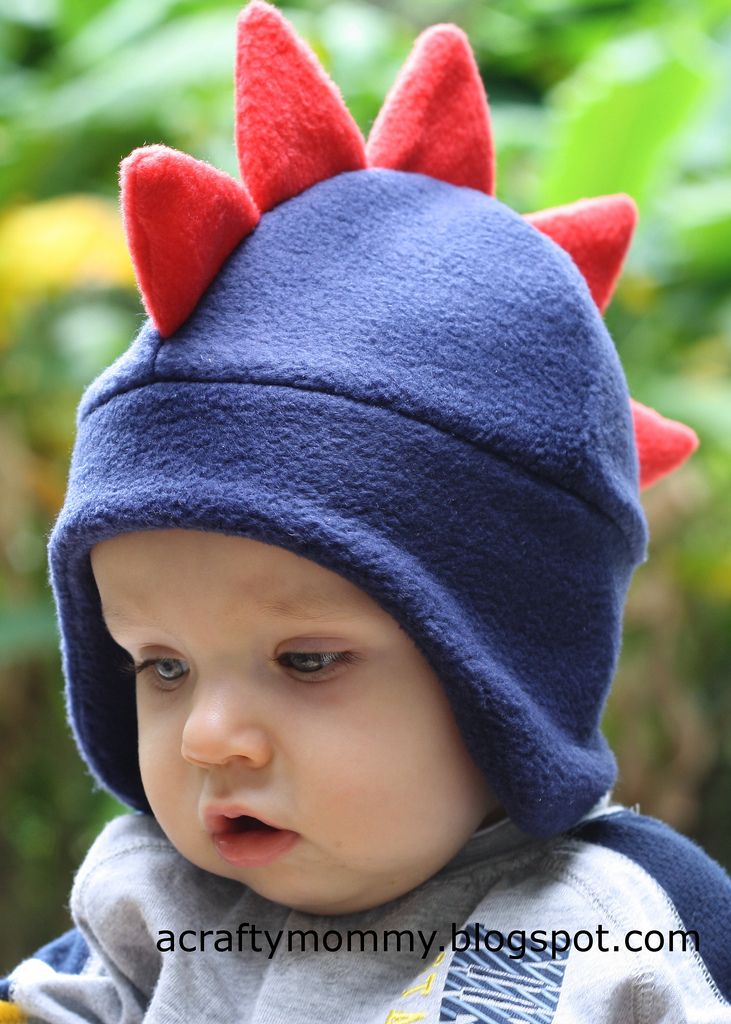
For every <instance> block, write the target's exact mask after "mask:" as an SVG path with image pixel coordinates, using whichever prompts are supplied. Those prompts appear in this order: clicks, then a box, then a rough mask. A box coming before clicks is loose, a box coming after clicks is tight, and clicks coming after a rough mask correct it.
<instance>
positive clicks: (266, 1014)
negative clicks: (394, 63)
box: [0, 0, 731, 1024]
mask: <svg viewBox="0 0 731 1024" xmlns="http://www.w3.org/2000/svg"><path fill="white" fill-rule="evenodd" d="M236 88H237V108H236V109H237V116H236V141H237V148H238V155H239V161H240V166H241V177H242V182H241V183H239V182H237V181H234V180H233V179H232V178H230V177H228V176H227V175H225V174H223V173H221V172H219V171H217V170H216V169H214V168H212V167H210V166H209V165H207V164H203V163H201V162H200V161H196V160H194V159H192V158H191V157H188V156H186V155H184V154H181V153H177V152H175V151H172V150H169V149H167V148H165V147H162V146H150V147H146V148H143V149H140V150H137V151H135V152H134V153H133V154H132V155H131V156H130V157H129V158H127V160H126V161H124V163H123V167H122V203H123V211H124V218H125V226H126V230H127V236H128V240H129V245H130V250H131V254H132V258H133V262H134V265H135V270H136V274H137V279H138V282H139V285H140V289H141V292H142V295H143V299H144V302H145V306H146V308H147V311H148V313H149V317H150V318H149V320H148V321H147V322H146V323H145V325H144V326H143V328H142V330H141V332H140V334H139V336H138V337H137V339H136V340H135V342H134V343H133V345H132V346H131V348H130V349H129V350H128V352H127V353H125V354H124V355H123V356H122V357H121V358H120V359H119V360H118V361H117V362H116V363H115V364H114V365H113V366H112V367H110V368H109V369H108V370H107V371H106V372H105V373H103V374H102V375H101V377H100V378H99V379H98V380H97V381H95V382H94V383H93V384H92V385H91V386H90V388H89V389H88V390H87V392H86V393H85V395H84V397H83V398H82V402H81V405H80V408H79V417H78V433H77V440H76V447H75V450H74V456H73V460H72V466H71V471H70V478H69V486H68V492H67V495H66V501H65V504H64V507H63V509H62V510H61V513H60V515H59V518H58V520H57V522H56V524H55V527H54V530H53V534H52V536H51V541H50V564H51V579H52V584H53V588H54V594H55V598H56V601H57V608H58V616H59V624H60V630H61V637H62V653H63V664H64V672H65V676H66V680H67V694H68V707H69V715H70V720H71V723H72V727H73V729H74V733H75V737H76V740H77V742H78V745H79V748H80V751H81V753H82V755H83V757H84V758H85V760H86V762H87V763H88V765H89V766H90V768H91V771H92V772H93V774H94V776H95V777H96V779H97V780H98V781H99V782H100V783H101V784H102V785H103V786H105V787H106V788H107V789H109V790H110V791H111V792H112V793H114V794H115V795H116V796H117V797H119V798H120V799H121V800H123V801H124V802H126V803H127V804H128V805H129V806H130V807H131V808H133V809H134V811H135V812H136V813H132V814H129V815H123V816H122V817H120V818H117V819H116V820H115V821H112V822H111V823H110V824H109V825H108V826H107V827H106V828H105V829H104V830H103V832H102V834H101V835H100V836H99V838H98V839H97V840H96V842H95V843H94V844H93V846H92V848H91V850H90V851H89V853H88V855H87V857H86V859H85V861H84V863H83V865H82V866H81V868H80V870H79V873H78V875H77V877H76V880H75V883H74V887H73V891H72V895H71V911H72V915H73V919H74V927H73V929H72V930H71V931H70V932H68V933H67V934H66V935H65V936H62V937H61V938H60V939H58V940H56V941H55V942H53V943H51V944H50V945H49V946H46V947H44V948H43V949H41V950H39V951H38V952H37V953H36V954H35V955H34V956H33V957H31V958H30V959H28V960H26V961H25V962H23V963H22V964H21V965H20V966H19V967H18V968H16V970H15V971H14V972H13V973H12V974H11V976H10V978H9V979H8V980H7V981H6V982H5V983H4V986H3V987H2V989H0V996H2V998H4V999H5V1000H6V1001H5V1003H0V1021H11V1020H12V1021H26V1020H27V1021H46V1022H58V1024H70V1022H78V1021H85V1022H93V1024H112V1022H113V1024H136V1022H140V1021H143V1020H144V1021H145V1022H150V1024H163V1022H165V1024H169V1022H173V1021H181V1022H182V1021H185V1022H191V1021H194V1022H197V1021H214V1022H219V1021H220V1022H222V1024H224V1022H225V1024H229V1022H232V1021H239V1022H242V1024H243V1022H246V1024H249V1022H252V1024H253V1022H258V1024H265V1022H266V1024H279V1022H281V1024H305V1022H307V1024H311V1022H315V1021H323V1020H328V1021H329V1020H333V1021H335V1020H337V1021H338V1022H344V1024H412V1022H417V1021H425V1022H434V1024H436V1022H437V1021H455V1022H457V1021H458V1022H461V1024H467V1022H470V1021H489V1022H513V1021H531V1022H536V1024H543V1022H546V1024H550V1022H551V1021H556V1022H561V1024H569V1022H591V1024H609V1022H613V1024H627V1022H629V1021H638V1022H639V1021H643V1022H651V1021H653V1022H654V1021H658V1022H659V1021H665V1022H670V1021H673V1022H680V1021H691V1020H692V1021H698V1022H701V1021H703V1022H707V1024H711V1022H713V1024H723V1022H731V1002H730V1001H731V945H730V944H729V942H728V934H729V930H730V929H731V883H730V882H729V879H728V877H727V876H726V875H725V873H724V872H723V870H722V869H721V868H720V867H719V865H717V864H716V863H715V862H713V861H712V860H711V859H710V858H708V857H707V856H706V855H705V854H704V853H703V852H702V851H701V850H700V849H699V848H698V847H697V846H695V845H694V844H693V843H691V842H690V841H689V840H687V839H685V838H683V837H682V836H679V835H678V834H677V833H675V832H673V831H672V830H671V829H670V828H668V827H667V826H665V825H663V824H661V823H660V822H658V821H655V820H653V819H651V818H647V817H643V816H641V815H639V814H637V813H634V812H632V811H629V810H627V809H625V808H623V807H621V806H620V805H618V804H616V803H614V802H613V801H612V798H611V789H612V786H613V784H614V781H615V777H616V766H615V762H614V759H613V756H612V754H611V752H610V750H609V748H608V746H607V744H606V742H605V740H604V739H603V737H602V735H601V732H600V730H599V720H600V717H601V713H602V709H603V705H604V701H605V698H606V694H607V690H608V688H609V684H610V682H611V679H612V676H613V674H614V671H615V668H616V663H617V658H618V655H619V649H620V642H621V624H622V610H623V606H624V600H625V596H626V593H627V588H628V586H629V583H630V580H631V577H632V573H633V572H634V569H635V568H636V567H637V566H638V565H639V564H641V563H642V562H643V561H644V560H645V558H646V550H647V525H646V521H645V517H644V515H643V512H642V506H641V503H640V500H639V490H640V488H641V487H645V486H649V485H650V484H651V483H653V482H654V481H655V480H656V479H658V478H659V477H660V476H661V475H663V474H665V473H668V472H670V471H671V470H673V469H674V468H676V467H677V466H678V465H680V464H681V463H682V462H683V460H684V459H685V458H686V457H687V456H688V455H689V454H690V452H691V451H692V450H693V448H694V447H695V445H696V443H697V439H696V438H695V435H694V434H693V432H692V431H690V430H689V428H687V427H685V426H684V425H682V424H678V423H674V422H672V421H669V420H666V419H664V418H663V417H661V416H659V415H658V414H657V413H656V412H654V411H653V410H651V409H648V408H647V407H645V406H642V405H640V404H639V403H637V402H635V401H634V400H632V399H631V398H630V396H629V394H628V391H627V384H626V380H625V377H624V374H623V371H622V367H621V365H620V362H619V359H618V356H617V353H616V350H615V348H614V345H613V343H612V341H611V339H610V338H609V336H608V334H607V332H606V329H605V327H604V324H603V321H602V318H601V313H600V311H601V310H602V309H603V308H604V307H605V306H606V304H607V302H608V301H609V299H610V297H611V293H612V290H613V287H614V284H615V282H616V279H617V277H618V274H619V271H620V268H621V264H622V260H623V258H624V255H625V252H626V250H627V247H628V245H629V241H630V237H631V234H632V230H633V227H634V220H635V210H634V206H633V204H632V202H631V200H629V199H628V198H627V197H625V196H608V197H603V198H600V199H595V200H582V201H580V202H577V203H575V204H572V205H570V206H567V207H562V208H558V209H554V210H549V211H543V212H542V213H539V214H533V215H531V216H529V217H522V216H519V215H518V214H517V213H515V212H514V211H512V210H510V209H508V208H507V207H506V206H505V205H503V204H502V203H500V202H499V201H498V200H496V199H495V198H494V190H495V188H494V168H493V147H492V141H491V134H490V122H489V114H488V107H487V102H486V98H485V95H484V91H483V88H482V85H481V82H480V78H479V74H478V71H477V68H476V65H475V62H474V58H473V56H472V54H471V52H470V49H469V45H468V43H467V41H466V38H465V37H464V35H463V34H462V33H461V32H460V30H459V29H457V28H455V27H454V26H449V25H441V26H434V27H433V28H431V29H429V30H427V31H426V32H424V33H423V34H422V35H421V36H420V38H419V40H418V41H417V43H416V45H415V48H414V51H413V53H412V55H411V57H410V58H409V60H408V62H407V63H406V65H405V66H404V68H403V70H402V72H401V74H400V76H399V78H398V80H397V82H396V83H395V85H394V87H393V89H392V91H391V93H390V95H389V97H388V98H387V100H386V103H385V104H384V107H383V109H382V111H381V113H380V115H379V117H378V118H377V120H376V122H375V123H374V125H373V128H372V130H371V133H370V136H369V139H368V142H367V144H366V143H364V141H363V139H362V137H361V135H360V132H359V130H358V128H357V126H356V125H355V123H354V121H353V120H352V118H351V116H350V114H349V113H348V111H347V109H346V108H345V106H344V105H343V102H342V100H341V98H340V96H339V94H338V92H337V89H336V88H335V86H334V85H333V83H332V82H331V81H330V80H329V79H328V78H327V76H326V75H325V73H324V72H323V71H322V69H321V68H320V67H319V65H318V63H317V60H316V58H315V57H314V55H313V54H312V53H311V51H309V49H308V48H307V47H306V46H305V44H304V43H303V42H302V41H301V40H299V39H298V38H297V36H296V35H295V34H294V32H293V30H292V29H291V27H290V26H289V25H288V23H287V22H286V21H285V20H284V19H283V17H282V16H281V15H280V14H279V13H278V11H277V10H276V8H274V7H272V6H270V5H268V4H266V3H264V2H262V0H253V2H252V3H250V4H249V6H248V7H247V8H246V9H245V10H244V11H243V13H242V15H241V17H240V20H239V37H238V50H237V69H236Z"/></svg>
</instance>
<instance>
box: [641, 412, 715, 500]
mask: <svg viewBox="0 0 731 1024" xmlns="http://www.w3.org/2000/svg"><path fill="white" fill-rule="evenodd" d="M630 406H631V408H632V418H633V420H634V427H635V441H636V444H637V454H638V455H639V460H640V490H644V489H645V488H646V487H652V485H653V484H654V483H657V481H658V480H660V479H661V477H664V476H667V474H668V473H672V472H673V470H676V469H678V467H679V466H682V464H683V463H684V462H685V460H686V459H687V458H689V457H690V456H691V455H692V454H693V452H694V451H695V450H696V448H697V447H698V445H699V444H700V441H699V440H698V435H697V434H696V432H695V431H694V430H692V429H691V428H690V427H687V426H686V425H685V424H684V423H679V422H678V421H677V420H669V419H666V418H665V416H661V415H660V413H659V412H656V411H655V410H654V409H651V408H650V406H649V405H642V404H641V403H640V402H638V401H636V400H635V399H634V398H631V399H630Z"/></svg>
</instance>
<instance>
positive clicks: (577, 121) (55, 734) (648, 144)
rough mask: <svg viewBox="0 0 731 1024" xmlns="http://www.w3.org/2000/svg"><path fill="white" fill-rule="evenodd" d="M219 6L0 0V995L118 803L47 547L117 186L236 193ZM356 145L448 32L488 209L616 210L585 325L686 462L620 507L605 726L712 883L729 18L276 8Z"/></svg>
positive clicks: (123, 316)
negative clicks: (69, 657) (627, 250)
mask: <svg viewBox="0 0 731 1024" xmlns="http://www.w3.org/2000/svg"><path fill="white" fill-rule="evenodd" d="M240 6H242V4H239V3H224V2H212V3H201V2H194V0H155V2H151V0H95V2H94V3H88V2H87V0H3V3H2V14H0V453H1V457H0V735H1V736H2V741H1V742H0V887H1V892H2V899H1V900H0V903H1V906H2V909H1V910H0V920H2V923H3V924H4V927H2V928H0V976H2V974H3V973H4V971H5V970H6V969H10V968H11V967H12V966H14V964H15V962H16V961H17V960H18V959H19V958H20V957H22V956H24V955H28V954H29V953H30V952H31V951H32V950H34V949H35V948H36V947H37V946H39V945H41V944H42V943H44V942H46V941H48V940H49V939H51V938H52V937H54V936H55V935H57V934H58V933H59V932H61V931H62V930H64V929H65V928H67V927H68V926H69V919H68V914H67V909H66V906H65V904H66V900H67V898H68V893H69V888H70V884H71V879H72V875H73V871H74V869H75V867H76V866H77V865H78V863H79V862H80V860H81V859H82V857H83V855H84V853H85V851H86V849H87V847H88V845H89V844H90V842H91V841H92V839H93V838H94V836H95V835H96V833H97V832H98V830H99V828H100V826H101V825H102V824H103V822H104V821H106V820H107V819H108V818H109V817H112V816H113V815H115V814H117V813H119V811H120V810H121V807H120V805H118V804H116V803H115V802H114V801H113V800H112V799H111V798H109V797H107V796H106V795H104V794H103V793H101V792H93V791H92V787H91V782H90V779H89V778H88V777H87V776H86V775H85V772H84V769H83V768H82V765H81V762H80V760H79V758H78V756H77V754H76V750H75V748H74V746H73V743H72V740H71V738H70V736H69V733H68V729H67V726H66V724H65V718H64V710H63V700H62V680H61V673H60V663H59V655H58V640H57V636H56V628H55V622H54V614H53V607H52V601H51V595H50V591H49V588H48V584H47V581H46V558H45V544H46V539H47V535H48V532H49V529H50V526H51V524H52V522H53V519H54V516H55V514H56V512H57V511H58V508H59V506H60V504H61V502H62V500H63V493H64V485H65V475H66V470H67V464H68V459H69V453H70V448H71V444H72V440H73V430H74V413H75V407H76V404H77V402H78V399H79V396H80V394H81V391H82V389H83V387H84V386H85V385H86V384H87V383H88V382H89V381H90V380H91V379H92V378H93V377H94V376H95V375H96V374H97V372H98V371H99V370H101V369H102V367H104V366H106V365H107V364H108V363H109V362H110V361H111V360H112V359H113V358H114V357H115V356H116V355H118V354H119V353H120V352H121V351H122V350H123V349H124V348H126V346H127V345H128V343H129V341H130V340H131V338H132V337H133V335H134V334H135V333H136V331H137V329H138V328H139V326H140V324H141V322H142V320H143V314H142V307H141V304H140V302H139V299H138V297H137V293H136V290H135V286H134V279H133V275H132V270H131V266H130V263H129V259H128V256H127V253H126V248H125V245H124V240H123V235H122V228H121V222H120V218H119V214H118V210H117V168H118V165H119V161H120V160H121V159H122V158H123V157H124V156H126V155H127V153H129V152H130V150H132V149H133V148H135V147H136V146H140V145H144V144H148V143H156V142H162V143H166V144H168V145H170V146H174V147H176V148H178V149H182V150H184V151H185V152H187V153H190V154H191V155H193V156H195V157H198V158H201V159H205V160H208V161H209V162H211V163H213V164H215V165H216V166H218V167H219V168H221V169H223V170H225V171H228V172H229V173H231V174H232V175H234V176H237V173H238V172H237V169H236V159H235V153H234V146H233V91H232V67H233V57H234V49H233V47H234V38H235V33H234V26H235V19H236V14H237V12H238V10H239V8H240ZM279 6H281V7H282V9H283V11H284V13H285V14H286V15H287V16H288V17H289V18H290V19H291V20H292V21H293V23H294V24H295V26H296V28H297V29H298V31H299V32H300V33H301V34H302V35H303V36H304V37H305V38H306V39H307V40H308V41H309V42H310V43H311V45H312V46H313V47H314V49H315V50H316V52H317V54H318V56H319V58H320V60H321V61H322V63H323V64H324V66H325V67H326V69H327V70H328V71H329V72H330V74H331V75H332V76H333V78H334V79H335V81H336V82H337V83H338V85H339V86H340V88H341V90H342V93H343V95H344V97H345V100H346V102H347V103H348V106H349V107H350V110H351V111H352V112H353V114H354V116H355V118H356V119H357V121H358V122H359V124H360V126H361V128H362V130H363V132H364V133H367V132H368V130H369V128H370V125H371V123H372V121H373V119H374V117H375V115H376V113H377V111H378V109H379V107H380V104H381V102H382V100H383V97H384V95H385V94H386V92H387V90H388V89H389V87H390V85H391V83H392V82H393V79H394V77H395V75H396V72H397V70H398V69H399V67H400V65H401V63H402V62H403V60H404V59H405V57H406V56H407V54H408V52H409V50H410V47H411V44H412V42H413V40H414V37H415V36H416V34H417V33H418V32H419V31H420V30H421V29H422V28H424V27H425V26H427V25H429V24H432V23H434V22H438V21H454V22H456V23H457V24H459V25H460V26H462V28H464V29H465V30H466V31H467V33H468V34H469V36H470V40H471V42H472V45H473V48H474V50H475V53H476V56H477V59H478V62H479V64H480V68H481V72H482V75H483V79H484V82H485V85H486V88H487V91H488V96H489V100H490V104H491V110H492V117H493V124H494V134H495V141H496V145H497V152H498V182H497V189H498V191H497V194H498V198H500V199H502V200H503V201H504V202H506V203H508V204H509V205H511V206H512V207H513V208H515V209H516V210H518V211H520V212H522V213H528V212H531V211H533V210H537V209H541V208H543V207H547V206H551V205H556V204H560V203H565V202H571V201H573V200H575V199H578V198H580V197H582V196H593V195H599V194H602V193H610V192H617V191H626V192H629V193H630V194H631V195H632V196H633V197H634V198H635V200H636V201H637V203H638V205H639V208H640V222H639V227H638V230H637V233H636V236H635V241H634V243H633V246H632V251H631V254H630V257H629V260H628V262H627V265H626V268H625V272H624V274H623V277H622V281H621V283H620V285H619V288H618V290H617V293H616V295H615V298H614V300H613V302H612V304H611V306H610V308H609V310H608V312H607V315H606V319H607V323H608V325H609V328H610V331H611V332H612V335H613V337H614V339H615V341H616V344H617V348H618V350H619V353H620V357H621V359H622V362H623V364H624V367H625V371H626V374H627V379H628V382H629V387H630V391H631V393H632V395H633V396H634V397H635V398H636V399H638V400H639V401H641V402H644V403H646V404H648V405H651V406H652V407H653V408H655V409H657V410H658V411H659V412H661V413H662V414H663V415H665V416H669V417H671V418H676V419H680V420H682V421H683V422H685V423H687V424H689V425H690V426H692V427H693V428H694V429H695V430H696V432H697V433H698V435H699V437H700V440H701V447H700V449H699V451H698V452H697V453H696V454H695V455H694V456H693V457H692V458H691V460H690V461H689V462H688V463H686V465H685V466H683V467H682V468H681V469H680V470H679V471H677V472H676V473H674V474H673V475H672V476H669V477H666V478H665V479H664V480H662V481H660V482H659V483H658V484H656V485H655V486H654V487H653V488H651V489H650V490H648V491H645V492H643V501H644V504H645V507H646V510H647V515H648V519H649V522H650V529H651V538H652V539H651V546H650V560H649V562H648V563H646V564H645V565H643V566H642V567H641V568H640V569H638V570H637V572H636V573H635V577H634V579H633V583H632V588H631V592H630V599H629V603H628V607H627V614H626V631H625V638H624V644H623V649H622V654H621V661H620V667H619V672H618V675H617V679H616V683H615V688H614V692H613V695H612V697H611V698H610V702H609V705H608V709H607V714H606V718H605V727H606V731H607V733H608V735H609V736H610V739H611V741H612V743H613V745H614V748H615V750H616V752H617V755H618V759H619V763H620V785H619V788H618V790H617V795H618V796H619V797H620V798H621V799H622V800H623V801H624V802H626V803H628V804H630V805H632V804H636V803H639V805H640V809H641V810H642V811H643V812H645V813H649V814H653V815H657V816H658V817H661V818H663V819H664V820H666V821H667V822H669V823H671V824H672V825H674V826H676V827H677V828H679V829H681V830H682V831H684V832H686V833H687V834H688V835H690V836H691V837H693V838H695V839H697V840H698V841H699V842H700V843H702V844H703V845H704V846H705V848H706V849H707V850H708V852H709V853H710V854H711V855H712V856H714V857H715V858H716V859H718V860H719V861H720V862H721V863H723V864H724V865H725V866H726V867H727V868H731V639H730V638H731V513H730V509H731V132H730V131H729V124H730V123H731V0H702V2H695V3H693V2H688V0H683V2H675V3H673V2H671V0H662V2H661V0H624V2H623V0H595V2H594V0H509V2H508V0H495V2H490V3H486V2H475V0H393V2H387V0H383V2H380V3H375V2H371V3H368V2H357V0H336V2H332V3H325V2H321V0H302V2H299V3H298V2H294V0H293V2H292V3H290V4H287V5H284V4H281V5H279Z"/></svg>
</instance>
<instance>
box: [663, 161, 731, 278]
mask: <svg viewBox="0 0 731 1024" xmlns="http://www.w3.org/2000/svg"><path fill="white" fill-rule="evenodd" d="M660 209H661V210H662V211H663V212H664V213H665V214H666V216H667V220H668V232H669V236H670V238H671V239H672V241H673V243H674V253H673V254H672V256H671V261H672V262H673V263H675V264H677V265H680V266H682V267H683V268H687V269H691V270H693V271H695V272H697V273H698V275H699V276H706V277H708V276H714V277H720V278H722V279H723V280H728V278H729V275H730V273H731V180H730V179H728V178H719V179H716V180H714V181H705V182H702V183H698V184H693V185H683V186H680V187H678V188H675V189H673V190H672V191H670V192H668V193H667V194H666V195H665V196H664V197H663V201H662V204H661V207H660Z"/></svg>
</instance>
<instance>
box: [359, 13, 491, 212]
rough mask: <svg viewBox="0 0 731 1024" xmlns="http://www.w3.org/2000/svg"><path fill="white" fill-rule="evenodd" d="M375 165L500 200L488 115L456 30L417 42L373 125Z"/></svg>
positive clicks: (444, 29)
mask: <svg viewBox="0 0 731 1024" xmlns="http://www.w3.org/2000/svg"><path fill="white" fill-rule="evenodd" d="M366 152H367V154H368V163H369V165H370V166H371V167H390V168H392V169H393V170H397V171H416V172H418V173H420V174H428V175H430V176H431V177H432V178H439V179H440V180H441V181H448V182H450V183H451V184H452V185H468V186H469V187H470V188H476V189H479V190H480V191H481V192H487V194H488V195H494V194H495V154H494V150H493V144H492V132H491V129H490V112H489V109H488V105H487V97H486V96H485V89H484V86H483V84H482V80H481V78H480V72H479V70H478V67H477V64H476V62H475V58H474V56H473V54H472V50H471V48H470V44H469V40H468V39H467V36H466V35H465V34H464V32H463V31H462V30H461V29H460V28H458V27H457V26H456V25H432V26H431V28H428V29H426V30H425V31H424V32H422V33H421V35H420V36H419V37H418V38H417V40H416V42H415V43H414V47H413V49H412V51H411V54H410V55H409V57H408V59H407V61H406V63H405V64H404V66H403V67H402V69H401V71H400V73H399V75H398V77H397V79H396V81H395V83H394V85H393V86H392V88H391V91H390V92H389V94H388V96H387V97H386V100H385V102H384V104H383V106H382V108H381V111H380V113H379V114H378V117H377V118H376V120H375V121H374V123H373V127H372V129H371V133H370V135H369V137H368V145H367V147H366Z"/></svg>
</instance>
